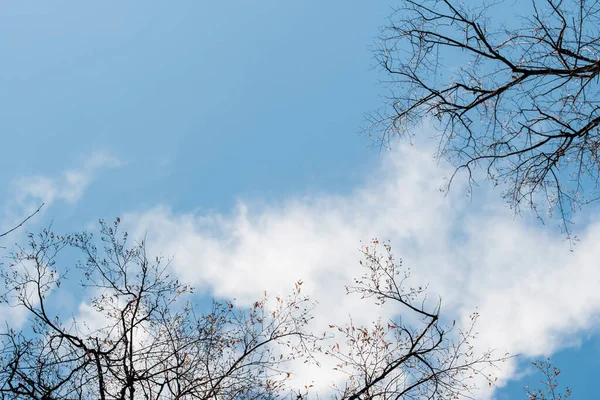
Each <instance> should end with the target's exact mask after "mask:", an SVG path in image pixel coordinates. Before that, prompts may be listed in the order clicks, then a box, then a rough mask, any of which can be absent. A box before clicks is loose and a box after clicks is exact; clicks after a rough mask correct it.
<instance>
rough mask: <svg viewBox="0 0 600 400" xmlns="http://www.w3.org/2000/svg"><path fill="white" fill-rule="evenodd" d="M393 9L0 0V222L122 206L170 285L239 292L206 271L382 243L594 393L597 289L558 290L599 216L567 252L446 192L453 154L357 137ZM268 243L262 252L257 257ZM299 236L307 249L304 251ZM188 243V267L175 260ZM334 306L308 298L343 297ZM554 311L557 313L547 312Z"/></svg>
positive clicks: (184, 259) (589, 246)
mask: <svg viewBox="0 0 600 400" xmlns="http://www.w3.org/2000/svg"><path fill="white" fill-rule="evenodd" d="M391 5H392V4H390V2H388V1H378V0H377V1H369V2H352V4H350V3H348V2H341V1H329V2H317V1H304V2H282V1H260V2H252V3H250V2H241V1H240V2H234V3H232V2H201V1H179V2H177V3H170V4H167V3H160V2H134V1H131V2H127V3H122V2H109V1H105V2H67V1H57V2H52V3H51V4H50V3H30V2H10V3H8V2H7V3H5V4H4V5H3V7H2V8H1V9H0V37H1V38H2V40H0V52H1V54H2V63H0V87H1V88H2V91H1V94H0V132H2V133H3V134H2V148H1V149H0V155H1V157H0V159H1V161H0V163H1V164H0V166H1V167H2V168H1V169H0V171H1V172H0V185H2V187H4V188H5V190H3V191H1V192H0V201H1V202H2V204H4V214H3V215H0V217H1V218H2V220H0V222H1V223H0V225H2V226H9V225H10V223H11V222H12V221H15V220H17V219H18V218H19V217H20V216H22V215H24V214H25V213H26V212H27V210H28V209H30V208H31V207H32V206H34V205H35V204H38V203H39V201H46V202H47V206H46V207H45V209H44V213H43V214H42V215H41V216H39V217H38V218H36V219H35V221H32V223H31V224H30V225H29V226H28V228H31V229H36V228H37V227H39V226H44V225H46V224H47V223H48V222H49V221H50V220H53V221H54V225H55V227H56V228H57V229H62V230H68V231H72V230H81V229H85V228H88V227H89V226H90V224H92V223H93V222H94V221H95V220H97V219H98V218H101V217H103V218H106V219H111V218H112V217H114V216H117V215H119V216H122V217H124V219H125V221H126V223H127V224H129V226H130V227H131V230H132V231H134V232H144V231H147V232H148V236H149V241H151V242H152V246H153V249H155V250H156V251H157V252H162V253H164V254H168V255H173V254H174V255H175V257H176V262H175V266H176V268H177V271H178V272H179V273H180V274H181V276H182V277H183V278H189V279H190V280H193V279H195V278H196V277H197V275H198V274H200V275H201V276H200V278H198V280H197V281H196V282H194V283H195V284H196V285H198V286H199V287H201V288H203V289H204V290H205V291H206V292H208V293H213V294H216V295H218V296H222V297H237V298H241V299H244V298H245V296H247V297H248V298H250V297H252V296H253V295H254V289H253V290H247V289H242V288H240V287H239V286H236V283H235V282H222V281H221V280H219V274H220V272H219V271H222V270H219V271H216V270H214V269H211V265H217V266H222V267H223V268H232V270H231V273H232V274H235V275H236V276H238V277H239V279H240V280H244V279H246V278H245V277H246V275H245V274H254V273H255V272H256V271H255V269H256V268H257V265H261V268H264V270H265V272H264V275H263V274H258V275H259V277H260V278H261V279H262V280H258V281H257V282H256V285H257V286H259V285H263V286H268V287H269V288H271V287H272V288H274V290H279V288H283V287H287V286H289V283H290V282H294V281H295V280H297V279H305V280H307V281H308V282H312V283H313V284H314V287H316V288H318V287H320V286H319V285H324V284H325V283H324V282H327V285H329V284H331V282H339V283H340V287H341V288H342V289H343V281H344V280H345V279H347V278H348V277H350V278H351V275H348V274H351V271H350V272H346V267H347V265H348V263H353V262H354V261H358V252H357V251H356V249H357V248H358V246H359V241H360V240H369V239H370V238H371V237H373V236H378V237H382V238H386V239H388V238H389V239H391V240H392V243H393V244H394V245H395V248H396V249H397V250H396V253H397V255H398V256H399V257H403V258H405V261H407V262H408V261H410V262H411V267H412V268H413V269H421V270H422V273H421V274H420V276H421V278H422V279H424V280H426V281H430V282H432V287H433V290H435V291H437V292H439V293H441V294H442V295H443V296H444V299H445V301H446V299H447V304H448V305H447V307H448V308H449V312H450V313H451V314H453V315H454V314H455V315H457V316H458V317H461V316H463V315H464V314H465V313H466V312H467V311H472V310H467V309H468V308H469V307H473V306H474V305H478V306H480V309H481V310H482V311H481V312H482V314H483V317H484V318H485V313H484V312H485V310H490V312H489V313H488V320H484V321H482V323H483V324H484V326H483V327H482V332H483V334H484V335H485V332H490V334H489V336H488V337H487V338H484V340H483V342H485V343H489V344H490V345H492V346H493V347H496V345H498V346H500V347H501V346H508V347H510V350H511V351H512V352H524V353H527V354H526V356H530V357H538V356H542V355H549V354H551V353H556V355H555V356H554V357H553V359H555V361H556V362H557V365H558V366H559V367H560V368H561V369H562V370H563V377H562V380H561V381H562V383H564V384H567V385H570V386H571V387H572V388H573V390H574V393H575V395H576V397H578V398H586V397H587V398H591V397H592V394H593V393H595V391H593V388H592V383H591V379H587V378H589V377H591V376H595V374H598V372H600V367H598V365H597V364H598V363H597V362H596V359H597V356H598V352H599V349H600V347H599V344H598V337H597V335H596V334H595V332H596V331H597V327H598V324H597V317H598V311H600V300H599V299H598V296H597V295H593V294H592V293H587V295H582V294H581V293H574V294H573V295H571V294H572V293H573V292H577V291H578V288H580V287H582V286H581V285H583V283H585V282H588V283H589V284H590V285H591V286H590V289H588V290H591V291H593V290H594V288H596V287H597V285H596V286H594V285H595V284H596V283H597V282H600V277H599V274H598V273H597V272H595V270H598V269H599V268H597V267H596V266H595V265H594V262H595V260H597V258H595V257H596V250H595V249H594V246H593V243H594V239H595V238H597V233H598V232H600V230H599V229H598V228H597V227H596V226H595V225H594V224H593V221H594V219H593V218H592V217H593V212H592V211H590V212H589V213H588V214H586V217H580V218H581V219H582V222H583V223H582V225H583V226H584V227H585V231H583V228H582V232H581V234H580V236H581V237H582V241H581V243H580V244H579V245H578V246H579V247H578V248H577V249H576V252H575V253H571V252H569V248H568V245H567V244H566V242H565V241H564V238H563V237H561V236H560V231H559V229H558V228H556V227H555V225H554V224H548V225H547V226H541V224H538V223H536V222H535V221H533V222H531V221H529V218H513V215H512V214H511V212H510V211H509V210H507V209H506V208H505V207H504V205H503V203H502V201H501V200H500V199H499V193H498V192H497V191H494V190H492V189H491V188H488V187H487V186H486V185H482V187H481V189H479V190H478V192H477V193H476V194H475V196H474V198H473V199H466V198H465V196H464V192H463V191H461V188H462V187H461V184H460V183H459V184H458V185H457V188H456V190H455V191H453V192H452V193H451V194H450V195H449V196H446V197H444V196H443V195H442V194H440V193H439V191H438V190H437V188H438V187H439V186H440V185H441V184H442V183H443V180H442V178H443V177H444V175H447V173H448V171H449V169H448V167H447V166H445V165H440V166H436V164H435V163H433V162H432V161H431V155H432V154H433V151H432V148H431V147H430V146H431V145H430V144H429V143H428V141H427V140H418V141H417V143H416V145H415V146H414V147H410V146H407V145H406V144H400V145H398V147H399V148H400V149H397V150H394V151H392V152H389V153H385V154H382V153H380V152H379V151H378V150H377V149H376V148H372V147H371V144H372V143H371V141H370V140H369V139H368V138H366V137H363V136H359V135H358V134H357V133H358V132H359V130H360V128H361V126H363V125H364V121H365V120H364V113H366V112H368V111H372V110H375V109H377V108H378V107H379V106H380V105H381V100H380V98H379V97H378V96H379V95H381V94H382V93H384V91H383V89H382V87H381V86H380V85H378V79H379V78H381V76H378V74H377V73H376V71H375V70H373V67H374V61H373V58H372V54H371V53H370V52H369V48H370V46H371V45H372V44H373V41H374V38H375V37H376V35H377V33H378V28H379V26H380V25H381V24H383V23H385V22H386V17H387V16H388V15H389V14H390V11H391V8H390V6H391ZM419 133H420V134H421V136H422V137H424V138H427V137H428V136H431V135H433V132H432V131H431V129H430V128H428V127H424V128H423V132H419ZM207 220H210V221H208V222H207ZM215 232H216V233H215ZM482 232H485V234H483V233H482ZM312 238H316V239H314V240H315V241H313V239H312ZM486 238H487V239H490V240H489V241H485V240H483V239H486ZM278 240H280V241H278ZM265 242H267V243H273V250H272V252H266V253H268V254H266V255H265V254H262V253H257V252H256V251H253V250H252V249H253V246H254V245H256V244H261V243H265ZM521 243H527V245H528V246H530V248H531V249H533V252H534V253H535V251H536V250H537V252H538V253H544V254H543V256H540V257H536V256H535V255H533V256H532V255H531V254H529V251H527V250H526V249H524V248H523V247H524V246H522V245H521V246H520V245H519V244H521ZM185 245H187V246H189V247H188V248H186V247H185ZM227 246H232V248H231V249H228V247H227ZM303 246H308V248H309V249H312V250H313V251H310V252H309V253H310V255H303V257H304V258H302V257H300V258H301V260H302V263H299V262H300V261H297V259H296V258H297V257H296V256H295V254H296V253H295V252H297V251H298V249H299V248H300V247H303ZM488 247H490V249H487V248H488ZM492 247H493V249H492ZM198 249H204V250H203V252H202V253H201V254H202V256H203V257H204V258H205V261H204V263H205V264H206V265H204V264H203V265H204V268H203V269H202V272H201V273H200V272H198V270H196V269H192V267H191V266H190V265H191V264H192V261H191V260H194V259H196V258H197V254H196V253H194V251H199V250H198ZM228 252H231V253H233V254H234V255H235V257H236V258H235V259H232V258H228V257H230V255H228V254H227V253H228ZM449 258H450V259H451V260H449ZM290 259H294V261H293V262H292V261H289V260H290ZM288 261H289V265H288V264H286V262H288ZM282 264H284V265H287V266H286V269H281V268H282V267H281V265H282ZM271 265H272V267H270V266H271ZM444 265H445V266H444ZM193 268H199V267H198V265H196V266H194V267H193ZM270 268H272V269H270ZM278 268H279V269H278ZM568 268H572V269H571V270H569V269H568ZM577 268H580V269H577ZM342 269H343V270H344V272H342V271H341V270H342ZM490 271H491V272H490ZM579 273H580V274H581V275H579V278H580V279H581V281H579V280H576V278H572V279H571V276H572V275H578V274H579ZM586 274H587V275H586ZM417 275H419V272H417ZM489 276H493V277H494V279H490V280H489V281H488V280H486V279H488V278H487V277H489ZM564 276H566V277H569V279H571V280H568V279H566V278H565V279H563V280H562V281H560V280H561V277H564ZM257 279H258V278H257ZM478 279H480V281H479V282H481V285H479V284H478V283H479V282H478V281H477V280H478ZM234 281H235V280H234ZM536 281H537V282H538V283H540V284H539V285H536V284H535V282H536ZM496 283H497V284H498V286H497V287H496V286H494V285H495V284H496ZM546 283H547V284H546ZM286 285H287V286H286ZM453 285H454V286H453ZM528 285H530V286H528ZM540 285H542V286H543V285H545V288H540V287H538V286H540ZM552 285H554V286H552ZM464 287H468V288H470V289H469V290H466V292H468V293H469V296H470V297H468V296H467V298H466V299H465V298H463V297H461V296H460V295H459V294H460V293H461V292H463V289H464ZM551 289H552V290H551ZM257 290H259V291H262V290H263V287H260V288H258V289H257ZM544 290H546V291H544ZM585 290H586V288H585V287H583V289H582V293H583V294H586V292H585ZM530 291H531V293H533V294H532V295H531V296H528V295H525V294H524V292H530ZM503 296H509V297H510V298H512V299H517V300H515V304H513V305H512V307H514V309H513V308H510V307H509V306H507V308H506V309H503V310H498V307H504V306H503V301H502V300H499V299H503V298H504V297H503ZM540 296H542V297H540ZM328 301H331V302H330V303H328ZM335 301H337V300H327V299H323V300H322V303H325V304H331V305H332V306H334V307H338V306H342V305H343V304H338V303H335ZM561 307H562V308H561ZM519 309H522V310H525V311H527V310H529V311H530V312H534V313H537V314H536V315H535V317H531V316H530V315H528V314H522V315H521V314H519V312H521V311H518V310H519ZM552 311H555V312H556V313H558V314H560V313H565V314H561V315H558V316H555V317H554V318H550V317H548V318H542V317H545V316H547V314H550V313H551V312H552ZM523 312H524V311H523ZM538 317H539V318H538ZM494 318H495V320H494ZM486 321H487V322H486ZM494 321H495V322H494ZM503 321H513V322H514V321H520V322H519V323H520V324H521V325H522V328H523V329H522V330H521V329H520V328H521V326H520V325H519V323H513V322H511V323H513V325H510V326H509V327H508V328H506V332H504V331H502V329H499V328H498V326H503V325H496V324H500V323H503ZM532 321H533V322H532ZM486 326H487V328H486ZM500 331H502V332H504V333H502V335H503V336H502V335H500V333H498V332H500ZM519 336H522V340H516V339H515V337H519ZM511 346H512V347H511ZM524 349H529V350H528V351H524ZM526 365H527V359H526V358H524V359H523V360H522V362H521V364H520V365H519V366H513V367H512V368H513V369H512V370H510V371H508V372H506V375H505V376H506V380H507V382H508V384H507V386H506V387H504V388H502V389H500V390H498V391H497V392H496V394H495V395H496V397H497V398H498V399H503V398H524V396H523V395H522V389H521V387H522V386H523V385H524V384H527V383H528V382H530V381H531V380H532V379H535V377H532V376H529V375H527V376H525V377H523V378H521V379H516V378H515V377H518V376H521V375H522V373H523V371H526V368H525V367H526ZM515 368H516V369H515Z"/></svg>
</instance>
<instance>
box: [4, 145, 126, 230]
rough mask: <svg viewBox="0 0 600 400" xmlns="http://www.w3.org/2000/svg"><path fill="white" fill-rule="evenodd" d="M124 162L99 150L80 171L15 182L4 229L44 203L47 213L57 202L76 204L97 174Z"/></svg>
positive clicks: (12, 186)
mask: <svg viewBox="0 0 600 400" xmlns="http://www.w3.org/2000/svg"><path fill="white" fill-rule="evenodd" d="M122 165H123V162H122V161H121V160H119V159H118V158H116V157H115V156H113V155H111V154H109V153H107V152H102V151H98V152H95V153H92V154H91V155H90V156H88V157H87V158H86V160H85V161H84V162H83V163H82V165H80V166H78V167H77V168H72V169H67V170H65V171H63V172H62V173H61V174H59V175H58V176H54V177H50V176H45V175H34V176H28V177H22V178H17V179H15V180H14V181H13V182H12V183H11V185H10V188H9V191H10V193H11V198H10V199H9V200H8V202H7V204H6V205H5V207H4V212H5V215H4V218H3V223H2V226H3V227H12V226H14V225H15V224H17V223H19V222H20V221H22V220H23V218H25V217H26V216H28V215H30V214H31V213H33V212H34V211H35V210H36V209H37V208H38V207H39V206H40V204H42V203H45V207H44V208H43V209H42V212H45V210H47V209H48V208H50V206H51V205H52V204H53V203H55V202H56V201H63V202H66V203H67V204H76V203H77V202H78V201H79V200H80V199H81V197H82V196H83V193H84V191H85V189H86V188H87V187H88V186H89V185H90V183H91V182H92V181H93V180H94V179H95V178H96V175H97V172H98V171H99V170H102V169H106V168H116V167H120V166H122Z"/></svg>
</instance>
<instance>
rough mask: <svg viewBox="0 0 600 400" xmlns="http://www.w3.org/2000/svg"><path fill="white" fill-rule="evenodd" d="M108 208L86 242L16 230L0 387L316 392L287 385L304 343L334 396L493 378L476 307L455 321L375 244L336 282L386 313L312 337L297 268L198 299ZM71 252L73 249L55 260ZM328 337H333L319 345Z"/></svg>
mask: <svg viewBox="0 0 600 400" xmlns="http://www.w3.org/2000/svg"><path fill="white" fill-rule="evenodd" d="M119 222H120V221H119V220H118V219H117V221H116V222H115V223H114V224H107V223H104V222H101V235H100V239H101V245H98V246H97V245H95V243H96V241H95V239H94V238H93V237H92V235H91V234H87V233H80V234H74V235H69V236H60V235H56V234H54V233H52V232H51V231H49V230H44V231H42V232H41V233H40V234H37V235H33V234H30V235H29V240H30V241H29V244H28V245H27V246H23V247H22V248H20V251H19V252H18V253H17V254H15V255H14V262H13V263H12V265H11V266H10V268H6V269H5V270H4V271H3V273H2V275H3V278H4V281H5V284H6V292H5V293H4V295H3V296H2V300H3V301H4V302H6V303H8V304H11V305H12V306H15V307H21V309H23V310H25V311H26V313H27V315H28V319H27V322H26V323H25V324H24V326H23V327H22V328H20V329H16V328H14V327H10V326H9V327H7V329H6V330H5V331H4V332H3V333H2V335H1V336H0V398H2V399H17V400H25V399H30V400H33V399H37V400H41V399H123V400H124V399H130V400H133V399H215V400H216V399H228V400H229V399H231V400H233V399H276V398H280V399H285V398H289V399H299V398H307V397H308V396H316V394H313V393H312V392H311V389H310V385H307V386H306V387H305V388H301V389H300V390H301V391H298V388H297V387H295V388H292V387H290V386H289V385H288V382H289V378H290V376H291V375H293V373H294V371H293V370H292V369H290V368H292V367H293V365H294V362H295V361H294V360H300V362H302V361H303V360H304V361H306V362H316V360H317V358H318V356H319V357H320V356H326V357H333V358H334V359H336V360H337V362H338V363H339V365H338V367H337V368H338V369H340V370H341V371H343V372H345V373H347V374H348V376H347V380H346V383H345V384H344V385H342V386H339V385H338V387H337V390H334V393H333V396H334V397H335V398H337V399H340V400H342V399H343V400H351V399H365V400H366V399H382V400H383V399H392V398H394V399H417V398H440V399H441V398H448V399H450V398H455V397H456V396H462V397H463V398H468V397H469V396H470V394H471V391H472V390H473V389H474V386H473V384H472V383H470V382H472V379H471V378H472V377H473V376H474V375H476V374H479V375H480V376H482V375H483V376H485V377H486V379H487V380H488V384H490V385H493V384H494V379H493V377H492V376H491V375H488V374H489V373H491V372H493V368H494V367H495V366H497V364H498V363H499V362H500V361H501V360H502V359H503V358H493V357H492V354H491V353H490V352H480V351H477V349H474V347H473V344H472V339H473V338H474V336H475V334H474V332H473V324H474V323H475V319H476V315H474V316H473V320H472V321H471V324H470V325H469V326H467V327H466V329H464V330H458V328H457V327H455V326H454V323H447V322H444V323H443V322H442V321H441V320H440V317H439V312H440V305H439V302H434V303H433V304H430V303H429V302H427V301H425V299H424V297H423V296H424V295H425V288H424V287H417V288H410V287H405V285H406V284H407V282H408V281H407V279H408V273H407V272H406V271H405V270H404V269H403V268H402V266H401V264H400V263H398V262H396V261H394V258H393V256H392V253H391V247H390V246H389V244H380V243H379V242H378V241H377V240H375V241H373V243H371V244H369V246H367V247H365V248H364V249H363V256H364V257H363V261H361V264H362V265H363V267H364V268H365V271H366V274H365V277H364V278H362V279H359V280H357V281H356V284H355V286H353V287H348V293H358V294H359V295H361V296H363V297H364V298H365V299H367V300H365V301H368V299H369V298H372V299H373V300H374V301H376V302H377V303H378V304H379V305H380V306H382V307H383V306H388V305H387V304H385V303H386V302H387V303H394V304H395V305H396V306H399V307H398V308H397V310H398V314H400V317H399V319H398V320H397V321H388V322H386V323H385V324H382V323H376V324H375V325H373V326H368V327H362V326H356V325H355V324H353V323H352V322H351V323H350V324H349V325H348V326H340V327H337V326H334V325H331V326H330V328H331V329H329V332H330V333H331V335H325V337H323V336H321V335H318V336H317V335H313V334H311V333H310V332H309V331H308V328H307V324H308V323H309V321H310V320H311V319H312V316H311V312H312V311H313V306H314V304H313V303H312V302H311V301H310V300H309V299H308V298H307V297H305V296H303V295H301V294H300V293H301V290H302V285H303V283H302V281H298V282H297V283H296V285H295V288H294V289H293V291H292V293H291V295H290V296H289V297H287V298H279V297H275V298H269V297H267V293H265V295H264V298H262V299H260V300H259V301H257V302H255V303H254V304H253V306H251V307H249V308H242V309H240V308H238V307H236V306H235V305H234V304H233V303H231V302H227V301H224V302H216V301H215V302H213V303H212V306H211V307H209V308H208V309H206V311H205V312H200V310H201V309H202V306H201V305H200V306H198V305H195V304H193V303H192V302H191V300H192V298H191V297H190V293H191V292H192V289H191V288H190V286H188V285H186V284H183V283H181V282H179V281H178V280H177V279H175V278H173V277H171V276H169V271H170V268H169V263H168V262H167V263H165V262H163V261H162V260H161V259H159V258H155V259H150V258H149V257H148V256H147V254H146V248H145V243H144V241H141V242H136V243H134V244H130V243H129V242H130V240H128V238H127V234H126V233H121V231H120V230H119ZM69 250H74V251H75V254H73V253H72V252H71V251H69ZM77 254H80V255H83V258H82V262H79V263H75V264H74V265H75V266H76V267H75V268H73V269H68V268H65V265H69V263H73V260H74V256H75V255H77ZM76 277H79V279H80V282H79V283H80V285H81V290H82V294H89V295H90V296H91V302H89V307H88V309H87V311H86V309H85V308H83V309H82V308H80V309H79V311H78V312H79V315H78V316H73V315H72V314H71V316H68V315H66V313H65V311H64V310H63V309H62V307H61V306H57V304H58V303H57V301H59V300H60V299H61V298H62V299H63V301H64V299H65V298H68V292H70V291H72V290H73V288H74V285H75V284H76V283H77V279H74V278H76ZM60 292H62V293H63V296H58V294H59V293H60ZM205 308H206V307H205ZM68 312H72V311H68ZM402 320H404V323H402ZM335 328H337V329H335ZM455 330H458V331H455ZM334 334H335V335H334ZM336 338H337V340H338V342H339V343H342V345H340V344H339V343H336V344H334V345H333V346H329V345H327V347H323V346H325V343H327V342H326V341H327V340H336ZM344 342H345V343H344ZM323 353H326V354H323Z"/></svg>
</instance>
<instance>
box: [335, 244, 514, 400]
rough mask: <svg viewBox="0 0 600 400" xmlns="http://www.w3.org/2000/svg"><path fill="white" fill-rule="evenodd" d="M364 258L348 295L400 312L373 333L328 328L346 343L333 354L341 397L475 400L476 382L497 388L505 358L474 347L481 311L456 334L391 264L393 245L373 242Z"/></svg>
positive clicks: (403, 272)
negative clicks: (343, 379)
mask: <svg viewBox="0 0 600 400" xmlns="http://www.w3.org/2000/svg"><path fill="white" fill-rule="evenodd" d="M363 255H364V262H361V264H362V265H363V266H364V267H365V270H366V273H365V275H364V276H363V277H362V278H361V279H357V280H356V282H355V283H356V286H353V287H348V288H347V291H348V293H358V294H360V295H361V296H362V297H363V298H374V299H375V301H376V302H377V304H380V305H383V304H384V303H386V302H391V303H392V304H393V305H395V306H400V309H401V310H403V311H402V314H401V316H400V318H399V320H395V321H394V320H392V321H387V322H385V323H382V322H381V321H380V322H377V323H375V324H373V325H372V326H370V327H365V326H355V325H354V324H353V323H352V322H351V323H350V324H348V325H347V326H343V327H338V326H331V328H335V329H337V330H338V331H339V332H340V333H341V334H342V336H343V337H344V338H345V340H346V344H347V346H345V347H342V348H341V347H340V346H339V345H338V344H335V345H333V346H332V347H331V348H330V349H328V353H329V354H330V355H331V356H333V357H335V358H336V359H337V360H338V361H339V365H338V366H337V368H339V369H340V370H342V371H344V372H346V373H347V375H348V381H347V383H346V385H345V386H344V387H342V388H339V389H338V394H339V398H340V399H348V400H355V399H456V398H463V399H465V398H473V396H474V390H476V389H477V386H476V384H475V383H474V379H473V378H474V377H475V376H480V377H481V378H482V379H481V381H483V382H485V383H486V384H488V385H490V386H493V385H494V384H495V382H496V380H497V378H495V377H494V375H493V372H494V369H495V368H497V367H498V364H499V363H501V362H502V361H504V360H506V359H507V357H508V354H505V355H504V356H503V357H500V358H498V357H494V355H493V354H492V352H491V351H483V352H482V351H479V350H478V349H475V347H474V344H473V342H474V339H475V338H476V333H475V331H474V326H475V321H476V320H477V317H478V314H477V313H474V314H473V315H472V316H471V321H470V325H469V326H467V327H465V329H459V330H458V332H455V329H457V328H456V326H455V321H453V322H451V323H449V324H447V323H444V322H442V321H441V320H440V307H441V303H440V302H439V301H438V302H434V303H433V304H430V305H429V306H428V305H427V304H428V302H427V301H426V300H427V299H426V288H425V287H422V286H418V287H406V283H407V282H408V279H409V276H410V273H409V271H408V270H406V269H403V268H402V265H401V263H399V262H397V261H396V260H395V259H394V256H393V253H392V251H391V246H390V244H389V243H384V244H380V243H379V241H378V240H373V242H372V243H371V244H370V245H369V246H366V247H364V248H363ZM402 317H403V318H402ZM402 319H404V320H405V322H404V323H403V322H402ZM407 320H408V321H411V322H408V321H407ZM479 383H481V382H479Z"/></svg>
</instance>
